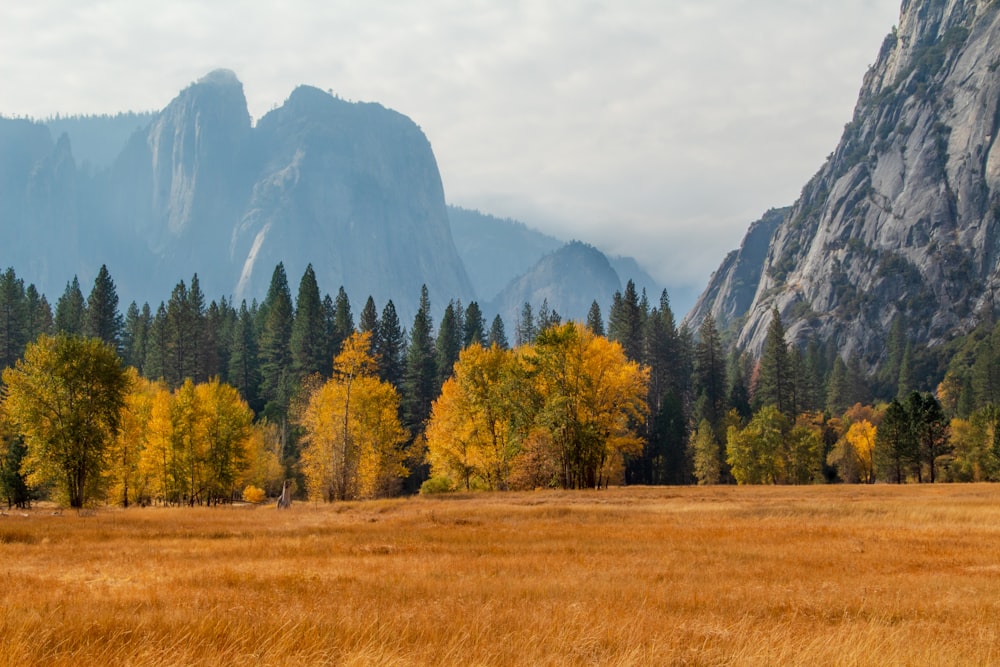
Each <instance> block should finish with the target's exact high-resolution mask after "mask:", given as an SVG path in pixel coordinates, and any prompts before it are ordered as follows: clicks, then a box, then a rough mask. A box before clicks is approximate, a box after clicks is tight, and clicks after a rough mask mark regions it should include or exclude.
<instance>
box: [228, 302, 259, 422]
mask: <svg viewBox="0 0 1000 667" xmlns="http://www.w3.org/2000/svg"><path fill="white" fill-rule="evenodd" d="M229 347H230V355H229V372H228V377H229V383H230V384H231V385H232V386H234V387H236V389H237V390H239V392H240V394H241V395H242V396H243V399H244V400H245V401H246V402H247V403H248V404H249V405H250V407H251V408H253V409H254V410H255V411H259V410H260V408H261V405H260V401H259V399H258V394H257V388H258V386H259V385H260V359H259V358H258V352H257V332H256V327H255V323H254V316H253V313H252V312H251V311H250V310H249V309H247V302H246V299H244V300H243V302H242V303H241V304H240V310H239V312H238V314H237V315H236V322H235V324H234V326H233V329H232V334H231V338H230V346H229Z"/></svg>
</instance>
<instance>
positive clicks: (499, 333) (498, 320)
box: [486, 315, 510, 350]
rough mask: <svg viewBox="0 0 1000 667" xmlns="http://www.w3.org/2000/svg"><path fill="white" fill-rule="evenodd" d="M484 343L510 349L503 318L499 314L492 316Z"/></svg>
mask: <svg viewBox="0 0 1000 667" xmlns="http://www.w3.org/2000/svg"><path fill="white" fill-rule="evenodd" d="M486 344H487V345H489V346H491V347H492V346H493V345H496V346H497V347H499V348H500V349H501V350H507V349H510V343H508V342H507V332H506V331H504V326H503V318H502V317H500V316H499V315H497V316H495V317H494V318H493V323H492V324H491V325H490V334H489V336H487V337H486Z"/></svg>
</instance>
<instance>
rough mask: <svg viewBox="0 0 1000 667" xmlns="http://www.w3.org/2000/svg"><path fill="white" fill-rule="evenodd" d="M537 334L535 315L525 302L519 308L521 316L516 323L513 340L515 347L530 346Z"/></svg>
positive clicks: (529, 305)
mask: <svg viewBox="0 0 1000 667" xmlns="http://www.w3.org/2000/svg"><path fill="white" fill-rule="evenodd" d="M537 334H538V329H537V328H536V327H535V315H534V312H533V311H532V309H531V304H530V303H528V302H527V301H525V302H524V305H523V306H521V316H520V317H519V318H518V321H517V338H516V340H515V343H514V344H515V345H516V346H517V347H521V346H522V345H531V344H532V343H534V342H535V336H536V335H537Z"/></svg>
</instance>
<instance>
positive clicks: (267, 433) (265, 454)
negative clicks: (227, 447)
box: [240, 419, 285, 497]
mask: <svg viewBox="0 0 1000 667" xmlns="http://www.w3.org/2000/svg"><path fill="white" fill-rule="evenodd" d="M281 451H282V438H281V433H280V431H279V429H278V426H277V424H272V423H271V422H269V421H267V420H266V419H264V420H261V421H260V422H258V423H256V424H254V425H253V426H252V427H251V428H250V436H249V438H248V439H247V453H246V458H247V462H246V467H245V468H244V469H243V472H242V475H241V476H240V486H242V487H246V486H254V487H257V488H259V489H263V490H264V492H265V493H266V495H268V496H270V497H274V496H276V495H278V494H279V493H280V492H281V484H282V482H283V481H284V478H285V468H284V466H283V465H281Z"/></svg>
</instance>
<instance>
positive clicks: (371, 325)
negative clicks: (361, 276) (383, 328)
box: [358, 295, 378, 347]
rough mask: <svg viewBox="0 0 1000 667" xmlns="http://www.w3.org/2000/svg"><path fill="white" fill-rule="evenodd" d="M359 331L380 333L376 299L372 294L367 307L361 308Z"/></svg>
mask: <svg viewBox="0 0 1000 667" xmlns="http://www.w3.org/2000/svg"><path fill="white" fill-rule="evenodd" d="M358 333H367V334H371V335H372V336H377V335H378V310H377V309H376V307H375V299H373V298H372V297H371V295H369V296H368V300H367V301H365V307H364V308H362V309H361V315H360V317H358ZM373 347H374V344H373Z"/></svg>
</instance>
